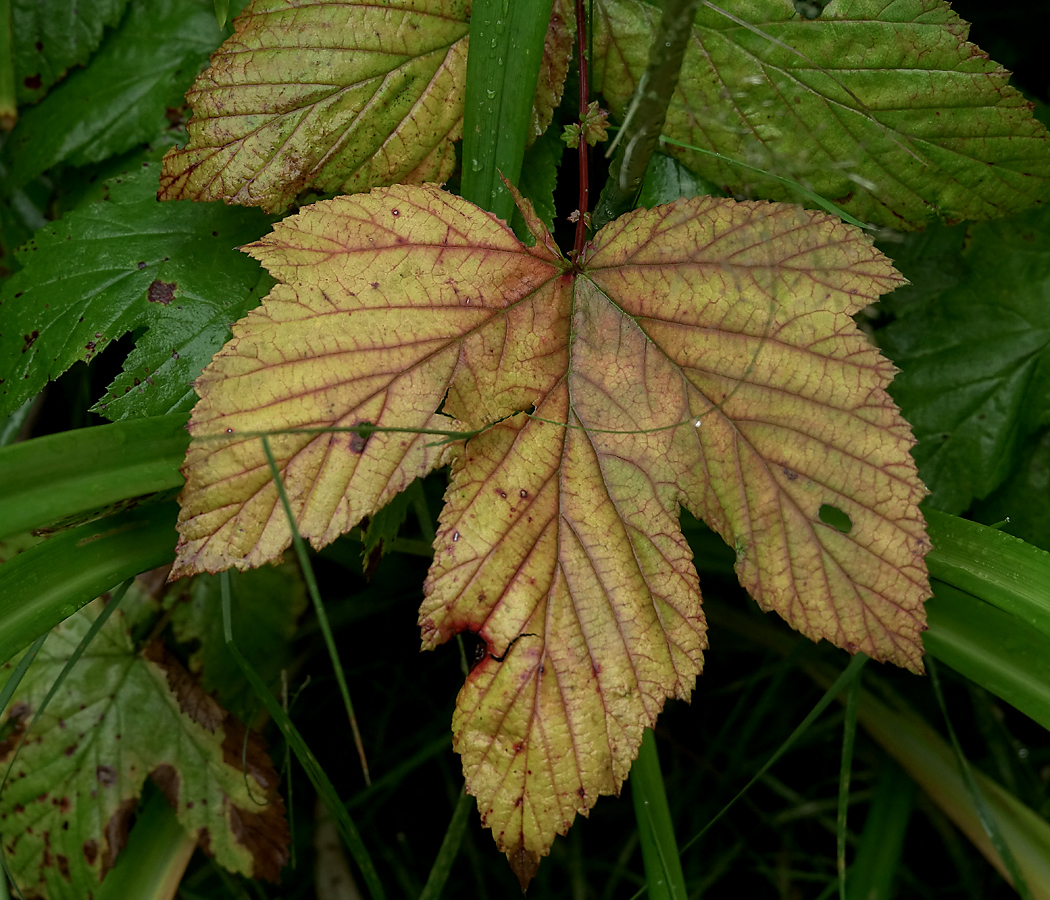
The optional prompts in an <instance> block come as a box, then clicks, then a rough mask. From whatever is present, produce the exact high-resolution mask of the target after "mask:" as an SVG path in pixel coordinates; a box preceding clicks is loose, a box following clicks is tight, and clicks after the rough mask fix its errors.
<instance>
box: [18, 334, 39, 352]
mask: <svg viewBox="0 0 1050 900" xmlns="http://www.w3.org/2000/svg"><path fill="white" fill-rule="evenodd" d="M38 337H40V332H39V331H36V330H35V329H34V330H33V332H32V334H23V335H22V341H23V344H22V352H23V353H25V352H26V350H28V349H29V348H30V347H32V346H33V344H34V343H35V342H36V339H37V338H38Z"/></svg>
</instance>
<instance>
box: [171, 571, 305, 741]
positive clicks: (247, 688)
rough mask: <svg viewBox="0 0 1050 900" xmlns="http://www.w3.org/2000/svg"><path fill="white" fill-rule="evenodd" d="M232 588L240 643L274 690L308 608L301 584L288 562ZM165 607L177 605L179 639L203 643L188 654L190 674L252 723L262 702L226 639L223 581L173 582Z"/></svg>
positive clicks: (242, 577)
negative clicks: (300, 621)
mask: <svg viewBox="0 0 1050 900" xmlns="http://www.w3.org/2000/svg"><path fill="white" fill-rule="evenodd" d="M231 583H232V597H231V602H232V605H233V611H234V614H235V615H236V617H237V621H238V622H240V623H242V624H241V627H240V628H239V629H238V630H237V644H238V646H239V647H240V649H241V652H242V653H243V654H244V655H245V656H246V657H247V659H248V661H249V662H250V663H251V664H252V666H254V667H255V669H256V671H258V672H259V674H260V675H261V676H262V677H263V679H264V680H265V681H266V684H267V685H268V686H269V687H271V688H273V687H274V686H275V685H276V684H277V683H278V680H279V678H280V674H281V669H283V668H287V667H288V666H289V665H290V664H291V661H292V657H291V652H290V647H289V642H290V641H291V639H292V637H293V636H294V634H295V631H296V625H297V623H298V621H299V617H300V616H301V615H302V614H303V611H304V610H305V609H306V591H305V589H304V587H303V580H302V578H301V577H300V575H299V572H298V570H297V568H296V567H295V566H294V565H291V564H288V563H285V564H284V565H281V566H278V567H276V568H274V567H271V566H267V567H266V568H265V569H253V570H252V571H250V572H241V573H235V574H234V575H233V576H232V578H231ZM167 602H168V603H173V604H174V605H173V607H172V619H171V625H172V630H173V631H174V634H175V638H176V640H178V641H179V642H180V643H190V642H197V643H198V644H199V647H198V649H197V650H196V651H195V652H194V653H192V654H191V655H190V658H189V661H188V665H189V669H190V671H191V672H193V673H195V674H196V673H199V674H200V677H201V683H202V684H203V686H204V689H205V690H206V691H208V693H210V694H213V695H214V696H215V698H216V699H217V700H218V701H219V702H220V703H221V704H222V705H223V706H225V707H226V708H227V709H228V710H230V712H232V713H233V714H234V715H236V716H238V717H239V718H241V719H243V720H245V721H251V720H252V718H253V716H254V714H255V713H256V712H257V710H258V706H259V702H258V699H257V698H256V695H255V691H254V690H253V689H252V687H251V685H250V684H249V683H248V681H247V680H246V679H245V677H244V674H243V672H242V671H241V667H240V666H239V665H238V663H237V660H235V659H234V658H233V656H232V655H231V654H230V651H229V649H228V648H227V646H226V641H225V639H224V637H223V632H222V598H221V592H220V586H219V579H218V578H217V577H214V576H210V575H202V576H199V577H197V578H194V579H192V581H190V582H188V583H187V582H185V581H178V582H175V584H174V585H173V590H172V592H171V593H169V595H168V598H167Z"/></svg>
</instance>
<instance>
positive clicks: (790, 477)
mask: <svg viewBox="0 0 1050 900" xmlns="http://www.w3.org/2000/svg"><path fill="white" fill-rule="evenodd" d="M784 476H785V477H786V478H787V480H788V481H795V480H797V479H798V472H792V471H791V469H789V468H788V467H787V466H784Z"/></svg>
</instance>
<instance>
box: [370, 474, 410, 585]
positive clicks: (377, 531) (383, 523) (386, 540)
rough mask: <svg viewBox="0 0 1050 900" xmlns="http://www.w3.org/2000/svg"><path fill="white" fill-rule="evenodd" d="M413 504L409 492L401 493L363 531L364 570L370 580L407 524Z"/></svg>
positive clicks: (371, 519) (371, 518)
mask: <svg viewBox="0 0 1050 900" xmlns="http://www.w3.org/2000/svg"><path fill="white" fill-rule="evenodd" d="M411 502H412V501H411V495H410V494H409V492H408V491H407V490H406V491H401V493H400V494H398V495H397V496H395V497H394V499H393V500H391V501H390V502H389V503H388V504H387V505H386V506H384V507H383V508H382V509H381V510H379V511H378V512H377V513H376V514H375V515H374V516H372V517H370V518H369V520H368V525H367V527H364V528H363V529H362V531H361V543H362V544H363V545H364V547H363V548H362V550H361V558H362V568H363V569H364V572H365V575H367V576H368V577H369V578H371V577H372V575H373V574H374V573H375V570H376V568H377V567H378V566H379V560H380V558H381V557H383V556H385V555H386V553H387V552H388V551H389V549H390V544H391V543H392V542H393V540H394V538H396V537H397V533H398V532H399V531H400V530H401V526H402V525H403V524H404V523H405V518H406V516H407V515H408V508H409V506H410V505H411Z"/></svg>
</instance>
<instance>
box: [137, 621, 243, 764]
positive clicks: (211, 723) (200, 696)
mask: <svg viewBox="0 0 1050 900" xmlns="http://www.w3.org/2000/svg"><path fill="white" fill-rule="evenodd" d="M142 655H143V656H144V657H145V658H146V659H147V660H149V661H150V662H152V663H155V664H156V665H157V666H159V667H160V668H161V669H162V670H163V671H164V674H165V675H166V676H167V679H168V687H169V688H170V689H171V692H172V693H173V694H174V695H175V699H176V700H178V701H179V709H180V710H181V711H182V712H183V713H184V714H185V715H187V716H189V717H190V718H191V719H193V721H194V722H196V723H197V724H198V725H200V726H201V727H203V728H207V729H208V731H215V729H216V728H218V727H219V725H221V724H222V721H223V719H224V718H225V717H226V710H224V709H223V708H222V707H221V706H219V704H218V703H217V702H216V701H215V700H214V699H213V698H212V697H210V696H209V695H208V693H207V692H206V691H205V690H204V688H203V687H201V685H200V683H199V682H198V681H197V680H196V679H195V678H194V677H193V676H192V675H190V673H189V672H187V671H186V669H185V668H183V665H182V663H180V662H179V661H178V660H177V659H176V658H175V657H174V656H173V655H172V654H171V653H169V652H168V650H167V649H166V648H165V647H164V645H163V644H162V643H161V642H160V641H154V642H153V643H152V644H150V645H149V646H148V647H147V648H146V649H145V650H144V651H143V652H142ZM238 758H239V757H238Z"/></svg>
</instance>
